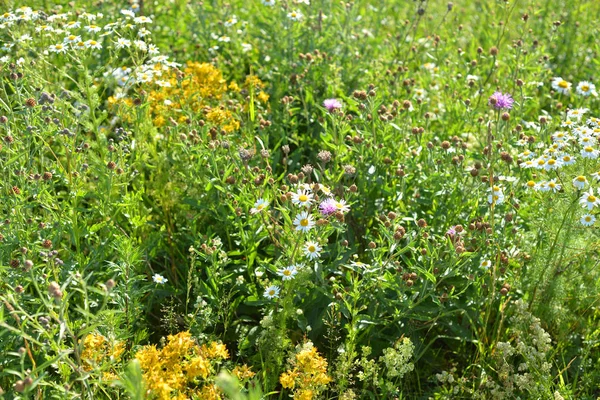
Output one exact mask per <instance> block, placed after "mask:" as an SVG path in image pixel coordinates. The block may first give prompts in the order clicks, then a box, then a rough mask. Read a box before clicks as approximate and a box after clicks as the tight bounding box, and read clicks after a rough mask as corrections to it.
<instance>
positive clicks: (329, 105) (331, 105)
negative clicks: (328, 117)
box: [323, 99, 342, 112]
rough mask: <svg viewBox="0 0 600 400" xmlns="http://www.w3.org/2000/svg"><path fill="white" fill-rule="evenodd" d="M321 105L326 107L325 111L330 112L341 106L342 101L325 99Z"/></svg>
mask: <svg viewBox="0 0 600 400" xmlns="http://www.w3.org/2000/svg"><path fill="white" fill-rule="evenodd" d="M323 107H325V108H326V109H327V111H329V112H332V111H335V110H338V109H340V108H342V103H340V101H339V100H338V99H327V100H325V101H324V102H323Z"/></svg>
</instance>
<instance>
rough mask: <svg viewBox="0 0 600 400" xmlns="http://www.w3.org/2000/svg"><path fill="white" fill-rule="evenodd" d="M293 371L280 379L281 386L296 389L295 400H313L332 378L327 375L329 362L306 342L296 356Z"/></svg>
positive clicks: (284, 374) (282, 375)
mask: <svg viewBox="0 0 600 400" xmlns="http://www.w3.org/2000/svg"><path fill="white" fill-rule="evenodd" d="M292 364H293V367H294V368H293V369H292V370H287V372H284V373H283V374H281V376H280V377H279V382H280V383H281V386H283V387H284V388H285V389H294V399H295V400H312V399H313V398H315V396H316V395H317V394H318V393H319V392H320V391H322V390H323V389H324V388H325V386H326V385H327V384H329V382H331V378H330V377H329V376H328V375H327V360H326V359H325V358H324V357H322V356H321V355H320V354H319V352H318V351H317V349H316V348H315V346H313V344H312V343H311V342H306V343H305V344H304V345H303V346H302V348H301V349H300V351H299V352H298V353H297V354H296V357H295V360H294V361H293V363H292Z"/></svg>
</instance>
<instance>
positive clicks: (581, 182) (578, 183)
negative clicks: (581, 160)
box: [573, 175, 588, 190]
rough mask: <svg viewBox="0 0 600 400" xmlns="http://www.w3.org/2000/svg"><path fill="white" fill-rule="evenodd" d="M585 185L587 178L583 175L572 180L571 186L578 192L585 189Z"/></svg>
mask: <svg viewBox="0 0 600 400" xmlns="http://www.w3.org/2000/svg"><path fill="white" fill-rule="evenodd" d="M587 184H588V181H587V178H586V177H585V176H583V175H579V176H576V177H575V178H573V186H575V187H576V188H577V189H579V190H581V189H583V188H585V185H587Z"/></svg>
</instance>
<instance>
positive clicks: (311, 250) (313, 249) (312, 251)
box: [308, 245, 317, 253]
mask: <svg viewBox="0 0 600 400" xmlns="http://www.w3.org/2000/svg"><path fill="white" fill-rule="evenodd" d="M316 250H317V249H316V247H315V246H313V245H310V246H308V251H310V252H311V253H314V252H315V251H316Z"/></svg>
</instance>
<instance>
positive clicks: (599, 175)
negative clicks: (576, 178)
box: [591, 171, 600, 182]
mask: <svg viewBox="0 0 600 400" xmlns="http://www.w3.org/2000/svg"><path fill="white" fill-rule="evenodd" d="M591 175H592V178H594V179H595V180H596V182H600V171H598V172H594V173H593V174H591Z"/></svg>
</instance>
